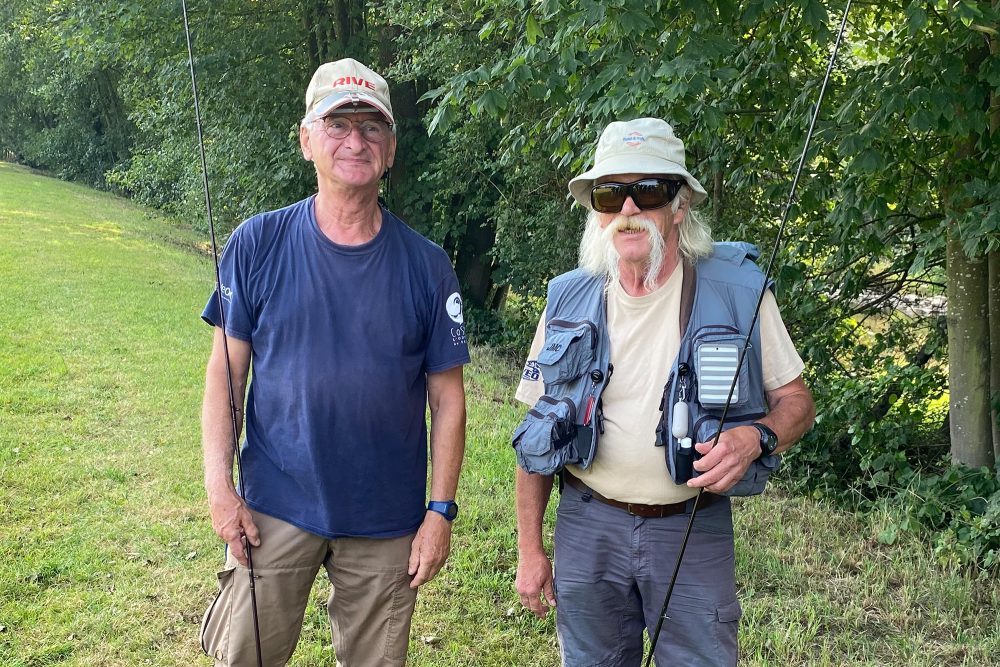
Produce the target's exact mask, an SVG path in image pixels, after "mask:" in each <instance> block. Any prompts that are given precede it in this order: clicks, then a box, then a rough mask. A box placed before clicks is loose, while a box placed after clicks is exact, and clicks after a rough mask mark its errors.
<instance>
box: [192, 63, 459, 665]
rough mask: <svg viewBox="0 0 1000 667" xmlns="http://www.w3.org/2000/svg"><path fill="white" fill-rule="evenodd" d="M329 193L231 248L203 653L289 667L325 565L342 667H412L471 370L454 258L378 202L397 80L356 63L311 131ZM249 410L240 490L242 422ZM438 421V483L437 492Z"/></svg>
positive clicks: (207, 427)
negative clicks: (214, 587)
mask: <svg viewBox="0 0 1000 667" xmlns="http://www.w3.org/2000/svg"><path fill="white" fill-rule="evenodd" d="M299 142H300V146H301V149H302V154H303V156H304V157H305V159H306V160H309V161H311V162H312V163H313V166H314V167H315V170H316V176H317V182H318V192H317V194H315V195H313V196H311V197H308V198H307V199H304V200H302V201H300V202H298V203H295V204H292V205H291V206H288V207H286V208H283V209H280V210H277V211H270V212H267V213H263V214H261V215H257V216H254V217H252V218H250V219H249V220H247V221H245V222H244V223H243V224H241V225H240V226H239V227H238V228H237V229H236V231H234V232H233V235H232V237H231V238H230V239H229V241H228V243H227V244H226V248H225V251H224V252H223V256H222V260H221V271H220V273H221V281H220V282H221V288H220V290H219V292H221V301H222V304H221V305H222V307H223V308H224V309H225V310H224V312H225V325H226V331H225V332H224V331H223V330H222V323H223V320H222V317H221V316H222V313H221V312H220V299H219V297H218V293H216V294H214V295H213V296H212V298H211V299H210V300H209V302H208V305H207V306H206V307H205V310H204V312H203V314H202V317H203V318H204V319H205V321H207V322H208V323H209V324H211V325H213V326H214V327H215V341H214V345H213V348H212V354H211V357H210V359H209V362H208V372H207V374H206V387H205V399H204V407H203V411H202V426H203V445H204V454H205V488H206V490H207V492H208V503H209V509H210V512H211V516H212V526H213V528H214V529H215V531H216V533H218V535H219V536H220V537H221V538H222V540H223V541H225V543H226V545H227V551H228V555H227V560H226V569H225V570H223V571H222V572H220V573H219V584H220V593H219V596H218V598H217V599H216V600H215V601H214V602H213V603H212V605H211V607H210V608H209V609H208V611H207V612H206V614H205V618H204V622H203V624H202V647H203V648H204V649H205V651H206V653H208V654H209V655H210V656H212V657H214V658H215V662H216V665H257V655H256V644H257V640H256V638H255V632H254V609H253V605H252V604H251V600H250V583H249V582H250V579H249V577H248V571H247V567H246V566H247V565H248V559H247V554H246V550H245V548H244V539H245V540H246V542H249V544H250V546H251V552H250V555H251V557H252V565H253V572H254V575H255V579H254V581H255V585H254V590H255V591H256V600H257V605H256V607H257V609H256V612H257V614H258V616H259V628H260V646H261V649H262V654H263V655H262V657H263V661H262V662H263V664H264V665H265V666H267V667H274V666H276V665H284V664H285V663H286V662H287V661H288V660H289V658H290V657H291V655H292V652H293V651H294V649H295V645H296V642H297V641H298V637H299V632H300V630H301V627H302V619H303V613H304V611H305V608H306V603H307V602H308V599H309V593H310V590H311V588H312V584H313V581H314V580H315V578H316V574H317V572H318V571H319V568H321V567H323V568H325V569H326V571H327V574H328V576H329V578H330V581H331V583H332V584H333V588H332V591H331V593H330V599H329V601H328V604H327V609H328V612H329V617H330V623H331V626H332V631H333V646H334V650H335V651H336V658H337V665H340V666H342V667H386V666H393V665H403V664H404V663H405V662H406V651H407V645H408V640H409V629H410V617H411V614H412V612H413V608H414V603H415V601H416V594H417V587H419V586H421V585H422V584H424V583H426V582H427V581H429V580H430V579H431V578H433V577H434V575H435V574H437V572H438V571H439V570H440V569H441V567H442V565H443V564H444V562H445V559H446V558H447V556H448V551H449V546H450V540H451V521H452V520H453V519H454V518H455V516H456V514H457V512H458V506H457V505H456V503H455V491H456V488H457V485H458V477H459V469H460V468H461V464H462V456H463V452H464V447H465V394H464V390H463V382H462V366H463V364H466V363H468V361H469V352H468V349H467V345H466V340H465V328H464V324H463V318H462V299H461V297H460V296H459V291H458V281H457V279H456V276H455V272H454V270H453V269H452V266H451V262H450V260H449V258H448V256H447V254H446V253H445V252H444V251H443V250H442V249H441V248H439V247H438V246H436V245H434V244H433V243H431V242H430V241H428V240H427V239H425V238H423V237H422V236H420V235H419V234H417V233H416V232H415V231H413V230H412V229H410V228H409V227H408V226H407V225H406V224H405V223H403V221H401V220H400V219H399V218H397V217H396V216H394V215H393V214H392V213H391V212H389V211H388V210H387V209H386V208H384V207H383V206H381V205H380V203H379V200H378V191H379V180H380V179H381V178H382V177H383V174H385V173H386V171H387V170H388V168H389V167H390V166H391V165H392V162H393V159H394V157H395V151H396V136H395V124H394V120H393V114H392V105H391V103H390V100H389V88H388V86H387V84H386V82H385V80H384V79H383V78H382V77H381V76H379V75H378V74H376V73H375V72H373V71H372V70H370V69H368V68H367V67H365V66H364V65H362V64H361V63H359V62H357V61H355V60H352V59H350V58H345V59H343V60H339V61H337V62H333V63H326V64H325V65H322V66H321V67H320V68H319V69H318V70H317V71H316V73H315V74H314V75H313V78H312V81H311V83H310V84H309V88H308V90H307V91H306V114H305V117H304V118H303V120H302V122H301V125H300V129H299ZM224 342H228V350H229V358H230V361H231V364H230V366H231V370H232V383H233V387H232V391H233V395H234V397H235V405H236V409H237V411H238V412H241V411H242V409H243V406H244V389H245V388H246V385H247V378H248V373H249V371H250V369H251V367H252V369H253V372H252V379H251V381H250V386H249V393H248V396H247V398H246V433H245V439H244V441H243V444H242V446H241V450H240V451H241V458H242V466H241V468H242V470H241V475H240V485H241V487H242V490H243V491H244V493H245V498H246V502H244V501H243V499H241V497H240V495H239V494H238V493H237V490H236V488H235V487H234V484H233V458H234V451H233V443H234V437H233V427H232V424H233V421H234V419H235V421H236V422H238V423H239V424H240V425H241V424H242V423H243V419H242V414H238V415H237V416H236V417H235V418H234V417H232V416H231V414H230V402H229V388H228V384H227V365H226V354H225V351H224V347H223V343H224ZM428 406H429V407H430V415H431V435H430V450H431V456H432V468H431V479H430V491H429V494H428V490H427V449H428V443H427V429H426V426H425V410H426V408H427V407H428Z"/></svg>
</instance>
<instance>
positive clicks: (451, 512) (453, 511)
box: [445, 503, 458, 519]
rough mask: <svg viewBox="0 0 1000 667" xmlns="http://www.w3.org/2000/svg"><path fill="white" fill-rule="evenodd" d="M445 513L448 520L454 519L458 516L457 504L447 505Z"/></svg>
mask: <svg viewBox="0 0 1000 667" xmlns="http://www.w3.org/2000/svg"><path fill="white" fill-rule="evenodd" d="M445 512H446V513H447V514H448V518H449V519H454V518H455V517H456V516H458V503H448V509H447V510H445Z"/></svg>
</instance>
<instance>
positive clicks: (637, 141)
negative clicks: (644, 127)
mask: <svg viewBox="0 0 1000 667" xmlns="http://www.w3.org/2000/svg"><path fill="white" fill-rule="evenodd" d="M622 141H624V142H625V145H626V146H631V147H632V148H635V147H636V146H641V145H642V143H643V142H644V141H646V135H644V134H643V133H642V132H629V133H628V134H626V135H625V136H624V137H622Z"/></svg>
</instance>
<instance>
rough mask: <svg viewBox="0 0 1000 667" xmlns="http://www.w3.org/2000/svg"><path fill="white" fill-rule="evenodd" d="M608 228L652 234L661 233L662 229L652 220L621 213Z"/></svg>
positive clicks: (616, 230) (617, 230)
mask: <svg viewBox="0 0 1000 667" xmlns="http://www.w3.org/2000/svg"><path fill="white" fill-rule="evenodd" d="M607 229H609V230H613V231H615V232H649V233H650V234H659V233H660V230H658V229H657V228H656V225H654V224H653V221H652V220H650V219H649V218H645V217H642V216H638V215H619V216H618V217H616V218H615V219H614V220H612V221H611V224H609V225H608V226H607Z"/></svg>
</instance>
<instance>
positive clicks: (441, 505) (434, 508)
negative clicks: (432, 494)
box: [427, 500, 458, 521]
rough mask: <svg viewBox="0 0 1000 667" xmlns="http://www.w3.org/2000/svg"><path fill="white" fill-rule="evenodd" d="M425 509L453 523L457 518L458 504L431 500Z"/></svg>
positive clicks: (452, 501) (451, 501) (450, 501)
mask: <svg viewBox="0 0 1000 667" xmlns="http://www.w3.org/2000/svg"><path fill="white" fill-rule="evenodd" d="M427 509H428V510H430V511H431V512H437V513H438V514H440V515H441V516H443V517H444V518H445V519H447V520H448V521H454V520H455V517H457V516H458V503H456V502H455V501H454V500H432V501H430V502H429V503H427Z"/></svg>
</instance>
